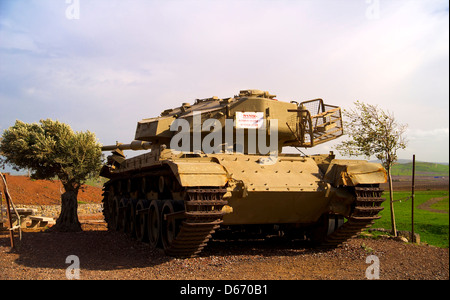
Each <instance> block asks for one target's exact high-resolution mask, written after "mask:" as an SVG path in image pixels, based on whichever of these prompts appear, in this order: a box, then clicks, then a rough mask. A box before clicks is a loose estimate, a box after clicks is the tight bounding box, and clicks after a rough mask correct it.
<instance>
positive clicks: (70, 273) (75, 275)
mask: <svg viewBox="0 0 450 300" xmlns="http://www.w3.org/2000/svg"><path fill="white" fill-rule="evenodd" d="M66 264H71V265H70V266H68V267H67V269H66V278H67V279H69V280H72V279H80V258H79V257H78V256H76V255H69V256H67V257H66Z"/></svg>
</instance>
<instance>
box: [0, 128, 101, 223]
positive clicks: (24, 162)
mask: <svg viewBox="0 0 450 300" xmlns="http://www.w3.org/2000/svg"><path fill="white" fill-rule="evenodd" d="M0 155H1V157H0V163H1V164H9V165H11V166H12V167H13V168H14V169H16V170H20V169H28V170H30V171H31V177H32V178H34V179H50V180H52V179H54V178H58V179H59V180H60V181H61V183H62V185H63V187H64V193H63V194H62V195H61V213H60V215H59V217H58V219H57V221H56V224H55V226H53V228H54V229H55V230H58V231H80V230H81V225H80V222H79V220H78V214H77V208H78V203H77V196H78V191H79V189H80V188H81V186H82V185H83V183H85V181H86V179H87V178H89V177H90V176H92V175H97V174H98V172H99V170H100V167H101V163H102V153H101V146H100V144H99V143H98V142H97V140H96V137H95V135H94V134H93V133H91V132H89V131H86V132H74V131H73V130H72V129H71V127H70V126H69V125H67V124H64V123H61V122H59V121H52V120H50V119H46V120H41V121H40V122H39V123H32V124H28V123H24V122H22V121H19V120H17V121H16V123H15V124H14V126H11V127H9V128H8V129H6V130H5V131H4V132H3V135H2V138H1V140H0Z"/></svg>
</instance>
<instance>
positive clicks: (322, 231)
mask: <svg viewBox="0 0 450 300" xmlns="http://www.w3.org/2000/svg"><path fill="white" fill-rule="evenodd" d="M342 224H344V217H343V216H340V215H331V214H324V215H323V216H322V217H320V219H319V221H318V222H317V224H316V227H315V228H314V229H313V230H312V231H311V242H312V243H313V244H314V245H320V244H322V243H323V242H325V241H326V239H327V236H329V235H331V234H332V233H333V232H335V231H336V230H337V229H338V228H339V227H341V226H342Z"/></svg>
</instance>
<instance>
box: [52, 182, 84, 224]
mask: <svg viewBox="0 0 450 300" xmlns="http://www.w3.org/2000/svg"><path fill="white" fill-rule="evenodd" d="M64 189H65V192H64V194H62V195H61V213H60V215H59V217H58V220H56V224H55V226H53V228H52V229H53V230H56V231H63V232H76V231H81V224H80V221H79V220H78V202H77V197H78V189H74V188H72V187H67V186H64Z"/></svg>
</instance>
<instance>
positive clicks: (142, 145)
mask: <svg viewBox="0 0 450 300" xmlns="http://www.w3.org/2000/svg"><path fill="white" fill-rule="evenodd" d="M151 146H152V143H151V142H144V141H132V142H131V143H130V144H122V143H116V144H115V145H108V146H103V147H102V151H114V150H117V149H119V150H148V149H150V148H151Z"/></svg>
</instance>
